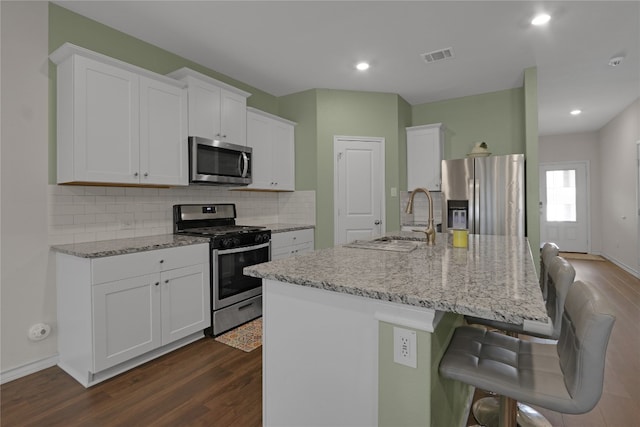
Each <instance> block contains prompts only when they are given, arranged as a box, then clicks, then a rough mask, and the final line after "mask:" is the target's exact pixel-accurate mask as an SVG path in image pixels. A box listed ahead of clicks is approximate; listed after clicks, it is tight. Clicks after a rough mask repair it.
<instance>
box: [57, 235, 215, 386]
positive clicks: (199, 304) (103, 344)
mask: <svg viewBox="0 0 640 427" xmlns="http://www.w3.org/2000/svg"><path fill="white" fill-rule="evenodd" d="M57 277H58V282H57V286H58V337H59V340H58V341H59V354H60V357H59V365H60V367H61V368H62V369H64V370H65V371H66V372H68V373H69V374H70V375H71V376H73V377H74V378H75V379H76V380H78V381H79V382H80V383H81V384H83V385H84V386H85V387H87V386H90V385H93V384H95V383H98V382H100V381H103V380H104V379H107V378H109V377H112V376H114V375H117V374H119V373H121V372H124V371H126V370H128V369H130V368H132V367H134V366H137V365H139V364H141V363H144V362H146V361H148V360H151V359H153V358H155V357H158V356H159V355H161V354H164V353H167V352H169V351H172V350H174V349H176V348H178V347H180V346H183V345H185V344H188V343H189V342H192V341H194V340H196V339H199V338H200V337H202V336H203V330H204V329H205V328H207V327H209V326H210V325H211V314H210V285H209V245H208V244H198V245H192V246H183V247H178V248H169V249H159V250H155V251H147V252H139V253H133V254H127V255H117V256H112V257H105V258H94V259H88V258H78V257H74V256H71V255H66V254H61V253H58V254H57Z"/></svg>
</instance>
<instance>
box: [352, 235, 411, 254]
mask: <svg viewBox="0 0 640 427" xmlns="http://www.w3.org/2000/svg"><path fill="white" fill-rule="evenodd" d="M418 243H419V242H417V241H415V240H403V239H395V238H390V237H381V238H379V239H375V240H356V241H354V242H351V243H348V244H346V245H344V246H345V247H347V248H359V249H374V250H378V251H392V252H411V251H412V250H414V249H415V248H417V247H418Z"/></svg>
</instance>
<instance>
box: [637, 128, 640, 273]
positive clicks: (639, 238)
mask: <svg viewBox="0 0 640 427" xmlns="http://www.w3.org/2000/svg"><path fill="white" fill-rule="evenodd" d="M636 152H637V156H636V157H637V162H636V168H637V169H638V187H637V196H636V208H637V214H638V236H637V242H638V271H640V141H637V142H636Z"/></svg>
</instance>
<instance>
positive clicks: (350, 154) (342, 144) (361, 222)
mask: <svg viewBox="0 0 640 427" xmlns="http://www.w3.org/2000/svg"><path fill="white" fill-rule="evenodd" d="M333 151H334V159H335V160H334V203H335V213H334V224H335V237H334V242H335V244H336V245H341V244H345V243H349V242H353V241H354V240H371V239H374V238H376V237H379V236H381V235H382V233H383V232H384V230H385V225H384V139H383V138H350V137H335V138H334V141H333Z"/></svg>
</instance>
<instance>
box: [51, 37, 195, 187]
mask: <svg viewBox="0 0 640 427" xmlns="http://www.w3.org/2000/svg"><path fill="white" fill-rule="evenodd" d="M50 59H51V61H52V62H54V63H55V64H56V65H57V155H58V171H57V174H58V177H57V182H58V183H59V184H62V183H83V182H88V183H105V184H134V185H135V184H138V185H167V186H169V185H187V184H188V176H187V167H188V164H187V161H188V158H187V96H186V90H185V89H184V83H181V82H177V81H175V80H173V79H170V78H167V77H165V76H161V75H159V74H155V73H152V72H150V71H148V70H144V69H142V68H139V67H135V66H133V65H130V64H126V63H124V62H122V61H118V60H116V59H113V58H110V57H108V56H104V55H101V54H98V53H95V52H92V51H89V50H87V49H83V48H80V47H77V46H74V45H72V44H69V43H66V44H64V45H63V46H61V47H60V48H58V49H57V50H56V51H55V52H53V53H52V54H51V56H50Z"/></svg>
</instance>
